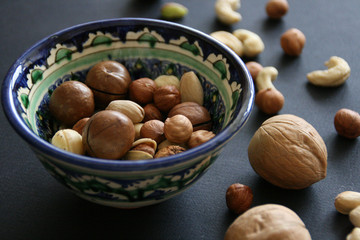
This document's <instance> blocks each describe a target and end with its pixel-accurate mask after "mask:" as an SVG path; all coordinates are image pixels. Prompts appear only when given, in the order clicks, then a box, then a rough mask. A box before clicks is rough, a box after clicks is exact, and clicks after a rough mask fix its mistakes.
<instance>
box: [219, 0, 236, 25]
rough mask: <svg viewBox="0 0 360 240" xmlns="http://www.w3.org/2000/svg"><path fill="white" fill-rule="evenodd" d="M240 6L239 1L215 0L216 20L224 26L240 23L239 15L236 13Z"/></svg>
mask: <svg viewBox="0 0 360 240" xmlns="http://www.w3.org/2000/svg"><path fill="white" fill-rule="evenodd" d="M240 6H241V4H240V0H217V1H216V2H215V13H216V16H217V18H218V19H219V20H220V22H222V23H223V24H226V25H231V24H234V23H237V22H239V21H241V19H242V17H241V14H240V13H238V12H236V10H237V9H239V8H240Z"/></svg>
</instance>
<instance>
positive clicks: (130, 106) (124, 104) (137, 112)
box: [106, 100, 145, 123]
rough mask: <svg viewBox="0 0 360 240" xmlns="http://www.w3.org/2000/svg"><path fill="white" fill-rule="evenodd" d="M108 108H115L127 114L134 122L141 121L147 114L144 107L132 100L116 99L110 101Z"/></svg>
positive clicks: (114, 109)
mask: <svg viewBox="0 0 360 240" xmlns="http://www.w3.org/2000/svg"><path fill="white" fill-rule="evenodd" d="M106 110H113V111H117V112H120V113H122V114H125V115H126V116H127V117H128V118H130V120H131V121H132V122H133V123H139V122H141V121H142V120H143V118H144V116H145V111H144V109H143V108H142V107H141V106H140V105H139V104H137V103H136V102H133V101H131V100H114V101H111V102H110V103H109V105H108V106H107V107H106Z"/></svg>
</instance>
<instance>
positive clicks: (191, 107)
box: [168, 102, 212, 131]
mask: <svg viewBox="0 0 360 240" xmlns="http://www.w3.org/2000/svg"><path fill="white" fill-rule="evenodd" d="M178 114H181V115H184V116H185V117H187V118H188V119H189V120H190V121H191V123H192V125H193V131H197V130H201V129H203V130H211V128H212V122H211V116H210V113H209V111H208V110H207V109H206V108H205V107H204V106H201V105H199V104H198V103H195V102H183V103H180V104H178V105H176V106H175V107H174V108H172V109H171V110H170V112H169V114H168V117H173V116H175V115H178Z"/></svg>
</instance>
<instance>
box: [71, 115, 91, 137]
mask: <svg viewBox="0 0 360 240" xmlns="http://www.w3.org/2000/svg"><path fill="white" fill-rule="evenodd" d="M88 120H89V118H88V117H87V118H82V119H80V120H79V121H77V122H76V123H75V124H74V126H73V127H72V129H73V130H75V131H77V132H78V133H79V134H80V135H81V134H82V131H83V129H84V127H85V125H86V123H87V121H88Z"/></svg>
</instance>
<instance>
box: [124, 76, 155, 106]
mask: <svg viewBox="0 0 360 240" xmlns="http://www.w3.org/2000/svg"><path fill="white" fill-rule="evenodd" d="M155 89H156V84H155V82H154V81H153V80H152V79H150V78H140V79H137V80H135V81H133V82H132V83H131V84H130V86H129V98H130V100H132V101H134V102H137V103H139V104H147V103H150V102H152V101H153V96H154V91H155Z"/></svg>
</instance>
